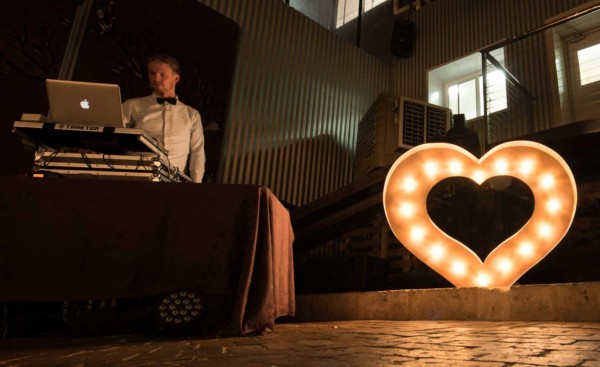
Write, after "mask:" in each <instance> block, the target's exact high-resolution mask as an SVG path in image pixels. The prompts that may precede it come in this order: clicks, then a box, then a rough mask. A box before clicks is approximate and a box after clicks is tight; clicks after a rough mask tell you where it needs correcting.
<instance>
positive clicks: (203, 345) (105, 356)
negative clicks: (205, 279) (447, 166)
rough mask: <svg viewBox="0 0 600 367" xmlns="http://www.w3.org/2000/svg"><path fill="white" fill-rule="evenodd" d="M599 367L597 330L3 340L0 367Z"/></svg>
mask: <svg viewBox="0 0 600 367" xmlns="http://www.w3.org/2000/svg"><path fill="white" fill-rule="evenodd" d="M237 365H239V366H250V367H254V366H256V367H294V366H317V367H318V366H327V367H329V366H357V367H360V366H444V367H448V366H461V367H463V366H466V367H470V366H477V367H509V366H510V367H519V366H521V367H533V366H557V367H558V366H560V367H562V366H565V367H570V366H578V367H579V366H581V367H600V323H589V322H588V323H585V322H539V321H536V322H525V321H524V322H514V321H511V322H506V321H498V322H496V321H445V320H444V321H387V320H362V321H360V320H359V321H339V322H310V323H281V324H277V325H276V327H275V332H274V333H271V334H266V335H260V336H251V337H219V338H214V337H201V336H195V337H190V336H187V337H173V338H149V337H142V336H139V335H124V336H104V337H88V338H73V337H65V336H60V337H36V338H5V339H0V367H21V366H22V367H31V366H49V367H54V366H57V367H58V366H60V367H65V366H67V367H96V366H111V367H112V366H114V367H123V366H128V367H129V366H134V367H149V366H178V367H193V366H211V367H213V366H216V367H220V366H237Z"/></svg>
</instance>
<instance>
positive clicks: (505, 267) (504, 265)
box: [498, 259, 512, 273]
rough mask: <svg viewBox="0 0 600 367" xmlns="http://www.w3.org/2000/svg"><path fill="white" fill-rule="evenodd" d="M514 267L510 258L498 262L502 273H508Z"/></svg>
mask: <svg viewBox="0 0 600 367" xmlns="http://www.w3.org/2000/svg"><path fill="white" fill-rule="evenodd" d="M510 269H512V262H511V261H510V259H502V260H500V261H499V262H498V270H500V272H502V273H506V272H508V271H510Z"/></svg>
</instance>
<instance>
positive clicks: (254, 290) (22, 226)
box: [0, 138, 295, 334]
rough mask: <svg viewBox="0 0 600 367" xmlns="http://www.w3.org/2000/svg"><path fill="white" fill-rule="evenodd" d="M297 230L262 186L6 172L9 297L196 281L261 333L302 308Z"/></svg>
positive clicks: (3, 208) (101, 293) (164, 287)
mask: <svg viewBox="0 0 600 367" xmlns="http://www.w3.org/2000/svg"><path fill="white" fill-rule="evenodd" d="M136 139H137V138H136ZM118 153H119V154H120V153H123V152H118ZM59 177H68V176H59ZM92 177H97V176H94V175H92ZM293 239H294V235H293V231H292V227H291V224H290V217H289V213H288V211H287V209H286V208H285V207H284V206H283V205H282V204H281V202H279V200H278V199H277V198H276V197H275V196H274V195H273V193H272V192H271V191H270V190H269V189H268V188H265V187H262V186H254V185H225V184H181V183H171V182H152V180H150V179H144V180H143V181H140V180H123V179H120V180H112V179H98V180H94V179H86V180H81V179H68V178H54V177H52V176H49V177H48V178H43V179H40V178H34V177H0V289H1V290H2V291H1V292H0V302H30V301H34V302H63V301H77V300H89V299H130V298H132V297H149V296H156V297H160V296H162V295H165V294H169V293H170V292H178V291H180V290H186V292H187V291H188V290H194V291H197V292H198V293H199V294H202V295H204V296H205V297H206V302H207V308H209V309H210V306H211V302H212V301H213V300H215V302H217V301H218V302H219V303H218V305H219V306H218V307H219V308H222V310H225V311H226V312H227V317H226V324H227V325H224V326H225V327H229V328H231V330H232V331H233V332H236V333H240V334H247V333H253V332H260V331H264V330H266V329H273V326H274V320H275V319H276V318H277V317H280V316H285V315H293V314H294V312H295V296H294V274H293V253H292V243H293ZM181 294H183V293H181Z"/></svg>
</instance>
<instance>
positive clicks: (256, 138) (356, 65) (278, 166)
mask: <svg viewBox="0 0 600 367" xmlns="http://www.w3.org/2000/svg"><path fill="white" fill-rule="evenodd" d="M199 1H201V2H202V3H204V4H206V5H208V6H210V7H211V8H213V9H215V10H217V11H219V12H220V13H222V14H224V15H225V16H227V17H229V18H231V19H233V20H235V21H236V22H237V23H238V24H240V26H241V38H240V43H239V50H238V64H237V69H236V75H235V76H234V86H233V95H232V99H231V103H230V106H229V114H230V115H229V120H228V122H227V132H226V136H225V140H224V151H223V156H222V157H223V158H222V162H221V165H220V173H219V176H220V177H219V181H220V182H224V183H245V184H262V185H266V186H268V187H269V188H271V189H272V190H273V192H274V193H275V194H276V195H277V196H278V197H279V198H280V199H281V200H284V201H287V202H290V203H292V204H294V205H302V204H305V203H307V202H310V201H313V200H315V199H317V198H319V197H321V196H323V195H324V194H327V193H329V192H331V191H333V190H335V189H337V188H339V187H341V186H343V185H344V184H346V183H348V182H350V181H351V180H352V176H353V167H352V166H353V162H352V159H353V155H354V145H355V140H356V128H357V126H358V122H359V120H360V118H361V117H362V115H363V114H364V113H365V112H366V110H367V109H368V107H369V106H370V105H371V103H372V102H373V101H374V100H375V98H376V96H377V94H378V93H381V92H392V93H394V94H395V95H399V96H400V95H402V96H406V97H411V98H415V99H419V100H424V101H425V100H427V71H428V70H429V69H431V68H434V67H437V66H440V65H442V64H445V63H448V62H450V61H453V60H456V59H458V58H460V57H462V56H465V55H467V54H470V53H473V52H476V51H477V50H479V49H480V48H482V47H484V46H487V45H490V44H492V43H494V42H496V41H498V40H501V39H504V38H510V37H513V36H516V35H520V34H522V33H524V32H527V31H530V30H532V29H535V28H537V27H539V26H541V25H543V23H544V20H546V19H548V18H550V17H552V16H554V15H556V14H559V13H562V12H564V11H567V10H568V9H571V8H573V7H575V6H578V5H581V4H583V3H585V2H586V1H584V0H437V1H435V2H431V3H430V4H429V5H427V6H425V7H423V8H421V9H420V10H419V11H417V12H414V13H412V14H411V15H410V16H409V19H411V20H413V21H415V23H416V25H417V37H416V45H415V51H414V55H413V56H412V57H410V58H407V59H398V60H396V61H395V62H394V63H393V65H392V66H391V67H390V66H388V65H386V64H384V63H382V62H380V61H378V60H377V59H375V58H373V57H372V56H370V55H368V54H367V53H365V52H363V51H361V50H359V49H357V48H356V47H354V46H353V45H351V44H349V43H347V42H346V41H343V40H341V39H340V38H338V37H336V36H335V35H333V34H332V33H330V32H329V31H327V30H326V29H324V28H322V27H321V26H319V25H318V24H317V23H315V22H313V21H311V20H310V19H308V18H307V17H305V16H304V15H302V14H300V13H298V12H297V11H295V10H294V9H292V8H290V7H288V6H286V5H285V4H284V3H283V1H281V0H244V1H235V0H199ZM390 1H391V0H390ZM533 66H534V65H532V67H533ZM530 76H531V77H537V78H543V77H544V73H541V72H540V71H539V70H532V73H531V74H530ZM529 82H530V83H532V84H533V85H535V81H533V82H532V81H529ZM544 121H545V120H544ZM544 121H541V122H539V121H538V124H541V125H543V124H544V123H545V122H544ZM548 123H550V122H549V121H548ZM537 127H538V128H542V127H544V126H540V125H538V126H537Z"/></svg>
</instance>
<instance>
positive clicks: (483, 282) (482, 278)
mask: <svg viewBox="0 0 600 367" xmlns="http://www.w3.org/2000/svg"><path fill="white" fill-rule="evenodd" d="M475 283H477V285H478V286H479V287H487V286H488V285H490V283H491V279H490V276H489V275H487V274H479V275H478V276H477V278H476V279H475Z"/></svg>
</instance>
